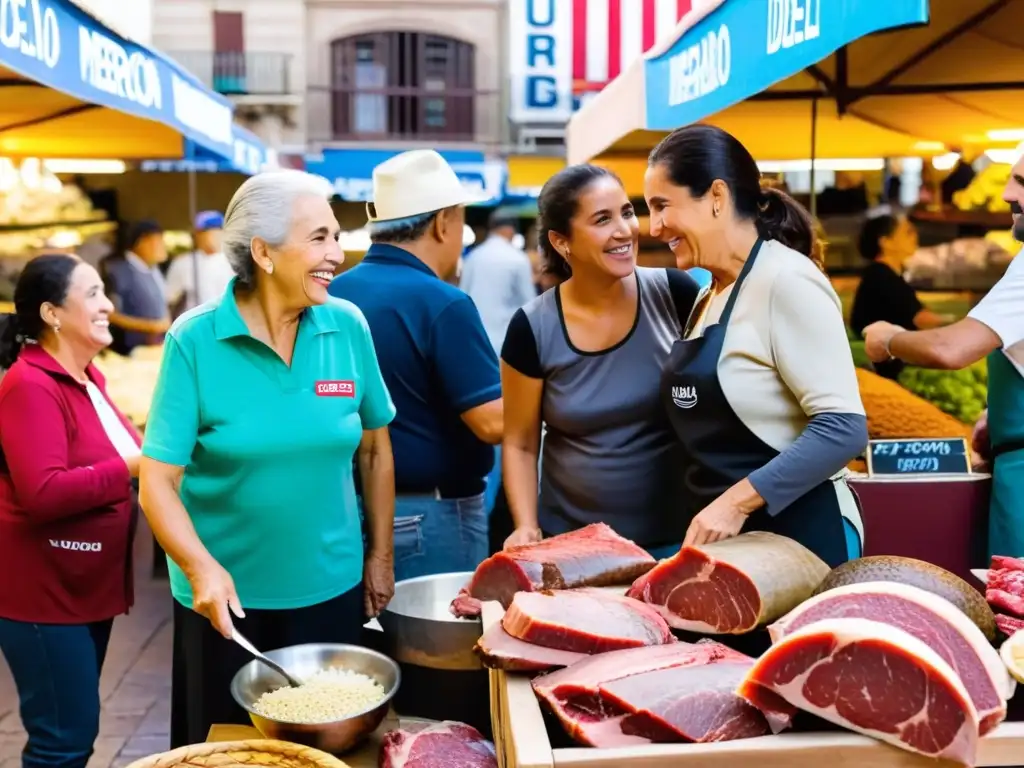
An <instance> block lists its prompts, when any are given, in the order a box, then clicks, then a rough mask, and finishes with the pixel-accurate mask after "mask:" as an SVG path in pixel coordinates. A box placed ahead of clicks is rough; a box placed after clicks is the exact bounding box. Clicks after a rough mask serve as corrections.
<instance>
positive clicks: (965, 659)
mask: <svg viewBox="0 0 1024 768" xmlns="http://www.w3.org/2000/svg"><path fill="white" fill-rule="evenodd" d="M823 619H871V620H873V621H881V622H884V623H886V624H889V625H891V626H894V627H897V628H898V629H902V630H903V631H904V632H906V633H908V634H910V635H912V636H913V637H916V638H917V639H918V640H920V641H921V642H922V643H924V644H925V645H927V646H928V647H929V648H931V649H932V650H933V651H935V653H937V654H938V655H939V656H940V657H941V658H942V660H943V661H945V662H946V663H947V664H948V665H949V666H950V667H951V668H952V669H953V671H954V672H956V673H957V675H959V677H960V680H961V681H962V682H963V684H964V687H965V688H966V689H967V692H968V693H969V694H970V696H971V700H972V701H973V702H974V706H975V709H976V710H977V711H978V717H979V720H980V725H979V729H980V732H981V734H982V735H985V734H986V733H988V732H989V731H991V730H992V729H993V728H995V727H996V726H997V725H998V724H999V723H1000V722H1002V721H1003V719H1004V718H1005V717H1006V701H1007V699H1009V698H1010V696H1011V695H1012V694H1013V690H1014V682H1013V680H1012V678H1011V677H1010V676H1009V674H1008V673H1007V671H1006V667H1005V666H1004V665H1003V663H1002V661H1001V660H1000V658H999V654H998V653H997V652H996V650H995V649H994V648H993V647H992V646H991V645H989V643H988V641H987V640H986V639H985V635H984V634H983V633H982V631H981V630H980V629H979V628H978V627H977V626H976V625H975V624H974V622H972V621H971V620H970V619H969V618H968V617H967V616H966V615H965V614H964V613H963V612H962V611H960V610H959V609H957V608H956V606H954V605H953V604H952V603H950V602H949V601H948V600H944V599H943V598H941V597H938V596H937V595H934V594H932V593H931V592H928V591H926V590H923V589H919V588H917V587H912V586H909V585H907V584H897V583H895V582H873V583H872V582H867V583H863V584H852V585H850V586H846V587H837V588H836V589H832V590H829V591H828V592H824V593H822V594H820V595H817V596H815V597H812V598H811V599H810V600H808V601H806V602H805V603H802V604H801V605H800V606H799V607H797V608H796V609H795V610H793V611H792V612H790V613H789V614H787V615H786V616H785V617H783V618H782V619H781V620H779V621H778V622H776V623H775V624H773V625H771V626H770V627H769V628H768V631H769V633H770V634H771V636H772V640H773V641H776V642H777V641H779V640H781V639H782V638H784V637H786V636H787V635H789V634H792V633H793V632H796V631H798V630H799V629H801V628H803V627H806V626H807V625H809V624H813V623H814V622H816V621H821V620H823Z"/></svg>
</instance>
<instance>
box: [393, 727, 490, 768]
mask: <svg viewBox="0 0 1024 768" xmlns="http://www.w3.org/2000/svg"><path fill="white" fill-rule="evenodd" d="M378 766H379V768H498V759H497V757H496V756H495V753H494V745H493V744H491V742H489V741H487V739H485V738H484V737H483V734H481V733H480V731H478V730H477V729H476V728H473V727H472V726H469V725H466V724H465V723H455V722H451V721H445V722H441V723H411V724H409V725H405V726H403V727H402V728H400V729H398V730H395V731H389V732H388V733H386V734H384V738H383V739H381V743H380V755H379V757H378Z"/></svg>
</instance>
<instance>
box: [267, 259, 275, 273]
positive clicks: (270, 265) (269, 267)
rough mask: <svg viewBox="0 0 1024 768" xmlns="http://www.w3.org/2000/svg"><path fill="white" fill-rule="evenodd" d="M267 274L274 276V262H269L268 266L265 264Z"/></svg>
mask: <svg viewBox="0 0 1024 768" xmlns="http://www.w3.org/2000/svg"><path fill="white" fill-rule="evenodd" d="M267 274H268V275H272V274H274V262H270V263H269V264H267Z"/></svg>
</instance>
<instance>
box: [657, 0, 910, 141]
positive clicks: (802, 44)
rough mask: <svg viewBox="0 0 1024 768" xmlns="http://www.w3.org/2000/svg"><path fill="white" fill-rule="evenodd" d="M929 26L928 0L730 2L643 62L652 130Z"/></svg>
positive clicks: (703, 114) (723, 106) (714, 109)
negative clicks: (897, 31)
mask: <svg viewBox="0 0 1024 768" xmlns="http://www.w3.org/2000/svg"><path fill="white" fill-rule="evenodd" d="M927 22H928V0H884V2H883V1H882V0H726V2H725V3H723V4H722V5H721V6H719V7H718V8H717V9H716V10H714V11H712V12H711V13H710V14H708V15H707V16H705V17H704V18H703V19H701V20H700V21H699V22H698V23H697V24H695V25H694V26H693V27H692V28H690V29H689V30H687V31H686V33H685V34H684V35H683V36H682V37H681V38H680V39H679V40H677V41H676V42H675V43H674V44H673V45H672V47H671V48H670V49H669V50H667V51H666V52H665V53H663V54H662V55H660V56H657V57H654V58H651V59H648V60H647V62H646V63H645V65H644V66H645V73H644V75H645V81H646V86H645V87H646V93H647V97H646V99H647V103H646V112H647V128H648V129H649V130H654V131H670V130H672V129H673V128H678V127H679V126H681V125H688V124H689V123H695V122H697V121H698V120H701V119H703V118H705V117H708V116H709V115H713V114H715V113H716V112H720V111H722V110H723V109H726V108H728V107H731V106H732V105H733V104H736V103H738V102H740V101H743V100H744V99H747V98H749V97H751V96H754V95H755V94H758V93H761V92H762V91H764V90H767V89H768V88H770V87H771V86H773V85H775V84H776V83H778V82H780V81H782V80H785V79H786V78H787V77H790V76H792V75H794V74H796V73H797V72H800V71H801V70H803V69H806V68H807V67H809V66H811V65H812V64H817V63H818V62H819V61H821V60H822V59H825V58H827V57H828V56H830V55H831V54H833V53H834V52H835V51H837V50H838V49H839V48H841V47H843V46H844V45H847V44H848V43H852V42H853V41H855V40H857V39H858V38H861V37H864V36H866V35H870V34H872V33H874V32H881V31H883V30H886V29H894V28H898V27H904V26H909V25H916V24H926V23H927ZM734 53H735V54H736V55H735V56H734V55H733V54H734Z"/></svg>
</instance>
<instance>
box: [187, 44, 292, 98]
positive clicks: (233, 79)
mask: <svg viewBox="0 0 1024 768" xmlns="http://www.w3.org/2000/svg"><path fill="white" fill-rule="evenodd" d="M170 55H171V56H172V57H173V58H174V59H175V60H176V61H177V62H178V63H179V64H181V65H182V66H183V67H185V69H187V70H188V71H189V72H191V73H192V74H193V75H195V76H196V77H197V78H199V80H201V81H202V82H203V83H204V84H205V85H206V86H207V87H209V88H212V89H213V90H215V91H217V92H218V93H222V94H224V95H225V96H229V97H231V98H232V99H233V100H235V101H236V102H239V103H250V104H260V103H262V104H278V103H280V104H297V103H298V102H299V100H300V99H299V98H298V94H296V93H295V92H294V90H293V88H292V84H291V80H292V76H291V67H292V58H293V57H292V55H291V54H290V53H261V52H251V53H250V52H246V53H231V52H217V51H176V52H173V53H171V54H170Z"/></svg>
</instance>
